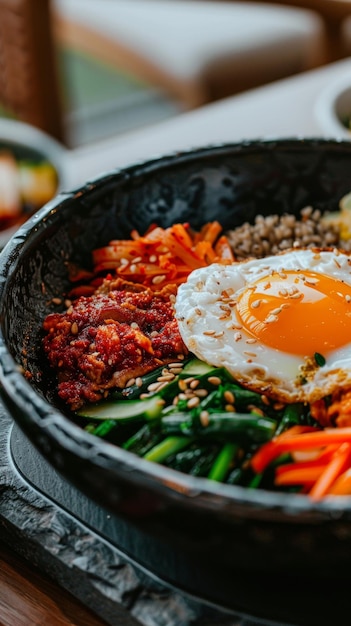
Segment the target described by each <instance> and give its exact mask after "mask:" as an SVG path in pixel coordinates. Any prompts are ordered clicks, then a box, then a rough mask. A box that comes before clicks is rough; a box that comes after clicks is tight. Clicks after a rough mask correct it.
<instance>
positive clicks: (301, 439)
mask: <svg viewBox="0 0 351 626" xmlns="http://www.w3.org/2000/svg"><path fill="white" fill-rule="evenodd" d="M288 432H289V431H287V432H286V433H284V436H282V435H279V436H278V437H276V438H275V439H273V440H272V441H269V442H268V443H266V444H264V445H263V446H262V447H261V448H260V449H259V450H258V452H256V454H255V455H254V456H253V457H252V459H251V465H252V468H253V469H254V471H255V472H257V473H258V474H259V473H261V472H263V471H264V470H265V468H266V467H267V466H268V465H269V464H270V463H271V462H272V461H273V460H274V459H275V458H277V457H278V456H280V455H281V454H284V453H287V452H291V451H294V450H305V449H309V448H310V449H311V448H312V449H313V448H318V447H321V448H322V447H325V446H328V445H331V444H342V443H344V442H346V443H351V428H328V429H326V430H317V429H315V432H307V433H305V434H302V435H291V436H287V433H288Z"/></svg>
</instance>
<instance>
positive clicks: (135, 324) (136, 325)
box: [130, 322, 139, 330]
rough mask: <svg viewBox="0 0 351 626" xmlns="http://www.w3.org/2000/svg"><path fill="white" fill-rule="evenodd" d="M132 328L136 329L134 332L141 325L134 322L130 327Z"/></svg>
mask: <svg viewBox="0 0 351 626" xmlns="http://www.w3.org/2000/svg"><path fill="white" fill-rule="evenodd" d="M130 327H131V328H134V330H136V329H138V328H139V324H137V323H136V322H132V323H131V325H130Z"/></svg>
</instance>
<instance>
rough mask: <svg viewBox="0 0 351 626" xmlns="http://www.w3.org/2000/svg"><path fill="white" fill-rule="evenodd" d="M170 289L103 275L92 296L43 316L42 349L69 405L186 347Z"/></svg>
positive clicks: (92, 398) (97, 395)
mask: <svg viewBox="0 0 351 626" xmlns="http://www.w3.org/2000/svg"><path fill="white" fill-rule="evenodd" d="M171 291H172V290H170V289H169V288H168V289H167V288H166V289H164V290H163V291H160V292H156V293H155V292H154V291H151V290H150V289H147V288H144V287H142V286H135V285H130V284H129V283H125V282H124V281H121V280H120V279H117V280H115V281H111V280H106V281H105V282H104V284H103V286H102V287H101V288H100V289H99V290H97V292H96V293H95V294H94V295H93V296H89V297H83V296H82V297H80V298H78V299H77V300H76V301H75V302H73V304H72V305H71V306H70V307H69V308H68V309H67V310H66V311H65V312H64V313H52V314H49V315H48V316H47V317H46V318H45V320H44V323H43V328H44V331H45V337H44V339H43V346H44V350H45V352H46V354H47V356H48V359H49V362H50V364H51V366H52V367H53V368H54V369H55V370H56V371H57V375H58V393H59V396H60V397H61V399H62V400H64V401H65V402H66V403H67V404H68V405H69V406H70V408H71V409H72V410H77V409H78V408H79V407H81V406H82V405H83V404H85V403H86V402H97V401H99V400H101V398H102V397H104V395H106V392H108V390H110V389H111V388H123V387H124V386H125V384H126V383H127V381H129V380H130V379H131V378H133V377H137V376H141V375H143V374H145V373H146V372H148V371H150V370H153V369H155V368H156V367H158V366H160V365H162V364H166V363H170V362H172V361H174V360H176V359H177V357H178V356H179V355H184V354H186V353H187V349H186V346H185V345H184V343H183V341H182V339H181V336H180V333H179V330H178V325H177V322H176V320H175V318H174V313H173V306H172V295H173V294H172V292H171Z"/></svg>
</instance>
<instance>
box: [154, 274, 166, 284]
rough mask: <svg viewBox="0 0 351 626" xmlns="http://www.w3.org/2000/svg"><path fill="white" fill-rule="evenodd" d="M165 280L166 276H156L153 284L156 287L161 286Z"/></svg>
mask: <svg viewBox="0 0 351 626" xmlns="http://www.w3.org/2000/svg"><path fill="white" fill-rule="evenodd" d="M165 278H166V276H165V275H164V274H160V275H159V276H154V277H153V279H152V283H153V284H154V285H159V284H160V283H163V281H164V279H165Z"/></svg>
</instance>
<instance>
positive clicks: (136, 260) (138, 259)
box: [134, 256, 142, 263]
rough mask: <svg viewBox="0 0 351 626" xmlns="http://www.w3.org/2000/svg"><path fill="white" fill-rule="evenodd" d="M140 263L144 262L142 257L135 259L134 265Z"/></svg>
mask: <svg viewBox="0 0 351 626" xmlns="http://www.w3.org/2000/svg"><path fill="white" fill-rule="evenodd" d="M140 261H142V257H141V256H137V257H135V259H134V263H140Z"/></svg>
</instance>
